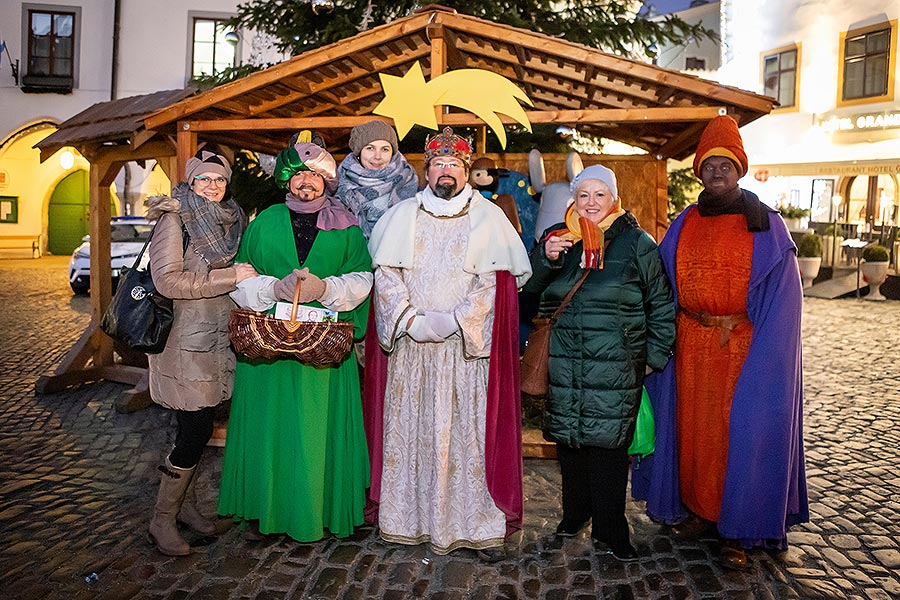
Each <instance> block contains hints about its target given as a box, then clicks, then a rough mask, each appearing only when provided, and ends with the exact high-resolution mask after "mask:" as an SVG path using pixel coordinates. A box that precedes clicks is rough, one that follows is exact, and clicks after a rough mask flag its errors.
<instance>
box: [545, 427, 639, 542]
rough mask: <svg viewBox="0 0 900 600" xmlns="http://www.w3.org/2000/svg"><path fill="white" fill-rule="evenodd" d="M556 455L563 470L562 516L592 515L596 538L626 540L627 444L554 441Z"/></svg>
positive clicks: (579, 518) (584, 518) (581, 518)
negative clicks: (574, 445) (601, 445)
mask: <svg viewBox="0 0 900 600" xmlns="http://www.w3.org/2000/svg"><path fill="white" fill-rule="evenodd" d="M556 455H557V457H558V458H559V467H560V471H562V508H563V519H564V520H566V521H568V522H570V523H575V524H577V523H584V522H585V521H587V520H588V519H591V522H592V526H591V537H593V538H594V539H595V540H600V541H601V542H606V543H613V542H621V541H629V537H630V536H629V533H628V521H627V520H626V519H625V489H626V487H627V485H628V448H627V447H623V448H614V449H608V448H599V447H597V446H585V447H582V448H570V447H569V446H565V445H563V444H557V445H556Z"/></svg>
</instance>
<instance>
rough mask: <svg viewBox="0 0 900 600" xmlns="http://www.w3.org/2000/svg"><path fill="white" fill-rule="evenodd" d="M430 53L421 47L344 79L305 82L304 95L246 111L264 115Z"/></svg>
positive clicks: (379, 85)
mask: <svg viewBox="0 0 900 600" xmlns="http://www.w3.org/2000/svg"><path fill="white" fill-rule="evenodd" d="M430 51H431V50H430V48H428V46H423V47H421V48H417V49H416V52H410V53H408V54H404V55H396V56H393V57H391V58H390V59H388V60H385V61H383V62H382V63H379V64H378V65H377V66H375V67H374V68H373V69H372V70H366V69H363V68H360V69H359V70H358V71H356V72H355V73H353V74H352V75H350V76H345V77H341V78H336V79H326V80H324V81H322V82H321V83H317V84H310V83H309V82H305V86H306V92H305V93H304V94H299V93H298V94H290V95H288V96H284V97H281V98H276V99H274V100H272V101H270V102H263V103H260V104H256V105H254V106H251V107H250V110H249V111H248V116H253V117H255V116H258V115H264V114H265V113H267V112H269V111H272V110H275V109H276V108H280V107H282V106H286V105H288V104H291V103H292V102H296V101H297V100H302V99H303V98H305V97H309V96H314V95H316V94H318V93H319V92H321V91H323V90H328V89H331V88H333V87H337V86H339V85H346V84H347V83H349V82H351V81H358V80H360V79H364V78H365V77H368V76H372V75H377V73H376V71H377V72H381V71H385V70H387V69H390V68H393V67H396V66H398V65H402V64H405V63H408V62H412V61H414V60H417V59H420V58H423V57H425V56H428V54H429V53H430ZM377 85H378V90H379V91H381V83H380V81H379V82H378V84H377Z"/></svg>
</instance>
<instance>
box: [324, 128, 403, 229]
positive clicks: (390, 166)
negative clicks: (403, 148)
mask: <svg viewBox="0 0 900 600" xmlns="http://www.w3.org/2000/svg"><path fill="white" fill-rule="evenodd" d="M350 150H351V152H350V154H348V155H347V156H346V157H345V158H344V160H343V161H342V162H341V164H340V166H339V167H338V179H339V181H340V183H339V185H338V190H337V197H338V198H339V199H340V201H341V202H343V204H344V206H346V207H347V208H349V209H350V211H351V212H352V213H353V214H354V215H356V218H357V219H359V227H360V229H362V231H363V234H365V236H366V239H368V238H369V235H370V234H371V233H372V228H373V227H374V226H375V223H376V221H378V219H380V218H381V215H383V214H384V213H385V211H386V210H387V209H389V208H390V207H392V206H393V205H395V204H397V203H398V202H400V201H401V200H405V199H407V198H412V197H413V196H415V194H416V192H417V191H418V190H419V178H418V176H417V175H416V170H415V169H414V168H413V167H412V165H410V164H409V163H408V162H406V158H405V157H404V156H403V155H402V154H401V153H400V152H398V151H397V134H396V133H395V132H394V128H393V127H391V126H390V125H388V124H387V123H385V122H384V121H369V122H368V123H363V124H362V125H357V126H356V127H354V128H353V129H352V130H351V131H350Z"/></svg>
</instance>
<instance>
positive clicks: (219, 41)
mask: <svg viewBox="0 0 900 600" xmlns="http://www.w3.org/2000/svg"><path fill="white" fill-rule="evenodd" d="M226 23H227V19H224V18H223V19H211V18H200V17H195V18H194V21H193V32H192V33H193V34H192V37H191V39H192V40H193V52H192V59H191V78H196V77H201V76H203V75H218V74H219V73H221V72H222V71H224V70H225V69H227V68H229V67H233V66H235V63H236V62H237V61H236V58H237V46H236V44H235V42H234V41H231V40H230V39H226V34H231V35H229V36H227V37H228V38H231V37H232V36H233V35H234V34H233V30H232V29H231V28H229V27H226V26H225V24H226Z"/></svg>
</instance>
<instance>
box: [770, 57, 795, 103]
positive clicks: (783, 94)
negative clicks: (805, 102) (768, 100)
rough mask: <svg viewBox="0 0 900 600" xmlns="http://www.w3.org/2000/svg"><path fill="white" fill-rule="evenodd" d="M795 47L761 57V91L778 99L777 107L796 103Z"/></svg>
mask: <svg viewBox="0 0 900 600" xmlns="http://www.w3.org/2000/svg"><path fill="white" fill-rule="evenodd" d="M797 55H798V50H797V47H795V46H794V47H791V48H789V49H785V50H781V51H775V53H773V54H768V55H766V56H765V57H764V58H763V93H764V94H765V95H766V96H771V97H772V98H775V99H776V100H778V104H780V105H781V106H780V107H779V108H788V107H792V106H796V105H797V62H798V61H797Z"/></svg>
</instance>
